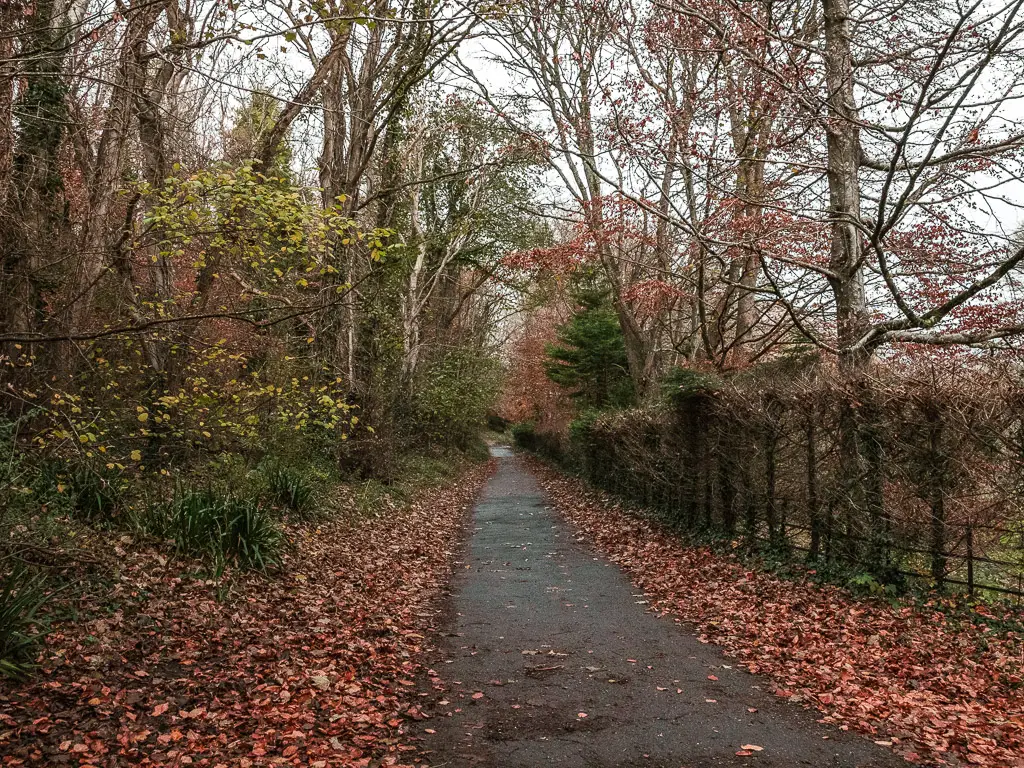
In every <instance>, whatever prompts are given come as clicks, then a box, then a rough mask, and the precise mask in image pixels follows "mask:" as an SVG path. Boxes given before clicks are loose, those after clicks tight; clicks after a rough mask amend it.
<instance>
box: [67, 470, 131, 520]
mask: <svg viewBox="0 0 1024 768" xmlns="http://www.w3.org/2000/svg"><path fill="white" fill-rule="evenodd" d="M68 482H69V485H70V490H71V498H72V506H73V510H74V513H75V515H76V516H77V517H80V518H81V519H83V520H85V521H87V522H90V523H95V522H100V521H104V520H109V519H110V518H112V517H114V515H115V514H116V512H117V508H118V503H119V501H120V491H119V488H118V487H117V484H116V483H117V481H116V480H114V479H113V478H109V477H105V476H104V475H101V474H100V473H99V472H96V471H95V470H93V469H90V468H89V467H84V466H77V467H74V468H72V469H71V471H70V473H69V475H68Z"/></svg>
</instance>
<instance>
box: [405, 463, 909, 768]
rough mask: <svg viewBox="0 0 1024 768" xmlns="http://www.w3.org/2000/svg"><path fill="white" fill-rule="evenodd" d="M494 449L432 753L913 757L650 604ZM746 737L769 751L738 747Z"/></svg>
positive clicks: (493, 761) (693, 766) (829, 759)
mask: <svg viewBox="0 0 1024 768" xmlns="http://www.w3.org/2000/svg"><path fill="white" fill-rule="evenodd" d="M494 452H495V453H496V454H497V455H498V456H499V459H498V461H499V466H498V471H497V474H496V475H495V476H494V477H493V478H492V479H491V481H490V483H489V485H488V486H487V489H486V491H485V492H484V494H483V496H482V498H481V499H480V501H479V503H478V504H477V507H476V509H475V511H474V520H473V523H474V526H473V535H472V539H471V541H470V545H469V551H468V553H467V558H466V560H465V561H464V562H463V563H461V564H460V569H461V570H460V573H459V574H458V575H457V577H456V579H455V584H454V586H453V590H454V593H453V597H452V600H453V606H452V608H453V618H452V624H453V626H451V627H450V633H449V635H448V636H447V638H446V640H445V647H444V648H442V653H443V658H442V659H440V660H439V661H438V669H437V672H438V673H439V674H440V675H441V678H442V679H443V680H444V681H445V683H446V684H447V685H448V691H447V694H446V696H445V698H443V699H441V701H440V702H439V703H438V704H437V705H436V707H435V711H434V714H435V717H433V718H431V719H430V720H427V721H425V722H423V723H422V727H423V729H424V731H423V738H424V743H425V747H426V749H429V750H432V752H431V754H430V759H431V764H432V765H433V766H437V767H438V768H439V767H440V766H494V767H495V768H541V767H543V766H579V767H580V768H584V767H587V768H589V767H590V766H595V767H602V768H603V767H604V766H609V767H611V766H616V767H623V768H624V767H625V766H651V767H652V768H653V767H655V766H659V767H660V766H665V768H703V767H704V766H740V765H743V766H746V765H751V766H755V765H756V766H779V767H780V768H781V767H782V766H787V767H789V766H815V767H816V768H826V767H827V766H835V767H839V766H842V768H869V767H870V768H890V766H891V767H893V768H895V767H896V766H905V765H907V764H906V763H904V762H903V761H902V760H900V759H899V758H897V757H896V756H895V755H894V754H893V753H891V752H889V751H888V750H887V749H885V748H883V747H880V746H876V745H875V744H873V743H872V742H870V741H868V740H866V739H864V738H862V737H859V736H856V735H851V734H849V733H844V732H842V731H840V730H838V729H834V728H829V727H826V726H823V725H820V724H818V723H816V722H815V716H814V714H813V713H812V712H807V711H804V710H802V709H800V708H798V707H796V706H794V705H791V704H786V703H785V702H783V701H782V700H780V699H778V698H777V697H775V696H773V695H772V694H771V693H770V692H769V691H768V686H767V684H766V682H765V681H764V680H763V679H762V678H758V677H755V676H753V675H750V674H747V673H746V672H743V671H742V670H740V669H738V668H737V667H736V666H735V665H733V664H732V663H731V662H729V661H728V660H725V659H723V658H722V657H721V656H720V655H719V654H718V653H717V652H716V650H715V649H714V648H713V647H709V646H706V645H703V644H701V643H700V642H698V641H697V640H696V639H695V638H694V637H693V636H692V635H690V634H687V633H686V631H685V630H684V629H683V628H681V627H679V626H677V625H676V624H675V623H674V622H672V621H670V620H668V619H658V618H657V617H656V616H654V615H653V614H652V613H649V612H647V610H646V607H645V604H644V601H643V597H642V596H641V595H637V594H635V593H634V590H633V589H632V588H631V586H630V584H629V582H628V581H627V580H626V578H625V577H624V576H623V575H622V574H621V573H620V572H619V571H618V570H617V569H615V568H614V567H613V566H611V565H610V564H609V563H608V562H606V561H605V560H604V559H603V558H600V557H596V556H595V554H594V553H593V552H591V551H590V550H589V549H588V548H587V545H586V543H585V542H583V541H578V540H576V539H575V537H574V534H573V532H572V530H571V529H570V528H568V527H567V526H566V525H565V524H564V523H563V522H562V521H561V520H559V519H558V518H557V517H556V515H555V514H554V513H553V512H552V511H551V509H550V508H548V507H547V506H545V505H546V500H545V498H544V496H543V494H542V492H541V490H540V489H539V488H538V486H537V484H536V482H535V481H534V479H533V477H532V476H531V475H530V473H529V471H528V470H527V469H526V468H525V467H524V465H523V463H522V462H521V461H520V460H519V459H517V458H516V457H514V456H512V455H511V454H510V453H509V452H508V451H506V450H503V449H495V451H494ZM427 729H429V730H427ZM431 731H433V732H431ZM745 745H755V746H758V747H762V750H761V751H755V750H748V751H749V752H751V753H752V754H751V755H750V756H737V755H736V752H738V751H740V750H741V748H742V747H743V746H745Z"/></svg>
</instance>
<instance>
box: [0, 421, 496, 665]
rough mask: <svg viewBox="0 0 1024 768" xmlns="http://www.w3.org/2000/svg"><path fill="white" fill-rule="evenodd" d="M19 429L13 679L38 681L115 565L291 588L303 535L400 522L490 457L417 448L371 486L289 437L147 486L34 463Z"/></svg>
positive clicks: (12, 439)
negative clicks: (152, 558)
mask: <svg viewBox="0 0 1024 768" xmlns="http://www.w3.org/2000/svg"><path fill="white" fill-rule="evenodd" d="M17 426H18V425H17V424H12V423H6V424H5V428H6V431H5V432H3V435H2V436H3V438H4V440H3V444H2V445H0V448H2V450H3V456H4V463H3V464H2V465H0V510H2V511H0V526H2V530H3V533H4V538H3V540H0V675H3V676H7V677H12V678H19V677H25V676H27V675H30V674H31V673H32V671H33V669H34V668H35V667H36V665H37V663H38V661H39V659H40V654H44V653H45V651H44V649H43V641H44V639H45V636H46V632H47V629H48V627H49V625H50V624H51V623H52V622H53V621H55V620H60V618H61V617H67V616H69V615H72V614H73V613H74V605H75V602H76V601H78V600H81V599H86V597H85V596H87V595H93V597H95V596H96V595H97V594H100V593H102V591H103V588H104V587H103V579H102V578H98V577H97V572H96V570H95V569H93V568H91V566H92V565H95V564H96V563H99V562H102V561H104V560H105V559H107V558H109V556H110V554H111V553H112V552H118V551H129V550H131V551H136V550H138V549H140V548H141V549H144V550H146V551H151V552H153V553H156V556H159V557H160V558H162V559H171V560H173V561H176V562H178V563H179V567H180V568H181V569H182V571H183V572H184V571H191V572H194V573H202V574H206V576H207V577H208V578H209V579H212V580H213V581H215V582H216V583H218V584H219V585H220V587H219V588H218V589H219V590H220V592H221V593H222V594H223V595H225V596H226V595H227V594H228V593H229V592H230V583H231V582H232V580H233V579H236V578H239V577H240V574H242V573H244V572H245V571H255V572H257V573H260V574H263V575H262V578H266V579H269V580H275V579H280V578H283V575H282V567H283V563H284V561H285V558H286V555H287V553H288V552H289V551H291V549H292V548H293V545H294V531H295V530H299V529H301V528H302V527H309V526H316V525H319V524H324V523H327V522H330V521H334V520H339V519H351V518H360V517H366V516H371V517H372V516H380V515H384V514H388V513H392V512H395V511H397V510H398V509H400V508H401V507H402V506H403V505H405V504H408V503H409V502H410V501H412V500H413V498H414V497H415V495H416V494H417V493H419V492H421V491H422V490H423V489H424V488H429V487H433V486H436V485H439V484H441V483H443V482H445V481H449V480H451V479H452V478H453V476H454V474H455V472H456V471H457V470H458V468H459V467H462V466H463V465H464V464H465V463H466V462H467V461H470V460H473V459H480V457H481V456H483V455H486V452H485V451H482V450H481V447H480V446H477V445H475V444H474V445H471V446H470V447H469V448H468V449H467V450H462V451H452V450H446V449H441V448H437V447H431V446H430V445H423V444H420V445H418V446H417V445H415V444H410V445H409V447H408V448H406V449H405V450H399V451H396V452H395V453H394V454H393V455H391V456H390V457H389V462H388V468H389V471H388V474H387V476H385V477H374V476H369V477H367V476H364V475H363V474H358V473H353V472H352V471H351V470H348V469H346V467H345V465H344V463H343V462H342V461H341V460H340V459H339V453H341V455H342V456H344V453H345V451H346V450H347V448H345V447H344V443H343V442H342V444H341V445H342V447H341V448H335V449H333V450H330V449H329V446H327V445H325V444H324V443H323V441H322V440H321V441H318V440H316V439H311V436H310V435H308V434H306V435H303V434H300V436H299V439H296V438H295V437H294V436H293V435H292V434H289V433H287V432H286V433H284V434H283V435H282V434H280V433H278V434H277V439H276V440H273V441H271V440H268V441H267V442H266V443H265V445H264V450H262V451H256V450H252V451H245V452H243V451H236V452H222V453H219V454H217V455H213V456H209V457H208V458H206V459H200V460H197V459H195V458H190V459H189V460H188V461H183V462H182V461H178V462H176V461H167V462H165V463H164V465H163V466H162V467H161V468H160V469H159V470H157V471H154V472H145V471H139V470H137V469H135V468H126V467H123V466H121V467H119V466H117V465H104V464H102V463H99V462H96V461H92V460H90V458H91V457H87V456H85V455H84V453H64V454H63V455H60V454H58V455H40V454H33V453H32V452H29V451H26V450H25V449H24V448H25V446H24V445H23V444H22V443H19V435H18V433H17V431H16V427H17ZM312 437H313V438H315V437H316V435H315V433H314V434H313V435H312ZM83 568H84V569H85V571H86V572H87V574H88V576H87V578H85V580H83V579H82V572H83V571H82V569H83ZM88 599H90V600H91V599H92V598H88ZM69 612H70V613H69Z"/></svg>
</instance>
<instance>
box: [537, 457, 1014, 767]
mask: <svg viewBox="0 0 1024 768" xmlns="http://www.w3.org/2000/svg"><path fill="white" fill-rule="evenodd" d="M534 468H535V470H536V471H537V473H538V474H539V475H540V477H541V478H542V484H543V486H544V487H545V489H546V490H547V492H548V493H549V494H550V495H551V496H552V498H553V499H554V500H555V502H556V504H557V506H558V508H559V510H560V511H561V513H562V514H563V515H564V516H565V517H567V518H568V519H569V520H570V521H571V522H572V523H573V524H574V525H575V526H577V527H578V528H579V529H580V530H581V531H582V532H583V533H584V534H585V535H586V536H587V537H588V538H589V539H590V540H592V541H593V543H594V544H595V545H596V547H597V548H598V549H599V550H600V551H601V552H602V553H604V554H605V555H607V556H608V557H609V558H610V559H612V560H613V561H614V562H615V563H617V564H618V565H619V566H620V567H622V568H623V569H624V570H625V571H626V572H627V574H628V575H629V577H630V578H631V579H632V580H633V582H634V583H635V584H636V585H637V586H638V587H640V588H641V589H643V590H644V592H645V593H646V594H647V595H648V596H649V597H650V598H651V605H652V607H653V608H654V609H655V610H657V611H659V612H662V613H663V614H665V615H669V616H673V617H675V618H676V621H680V622H686V623H688V624H692V625H693V626H694V627H695V628H696V630H697V631H698V632H699V638H700V640H701V641H702V642H707V643H714V644H715V645H718V646H721V647H722V649H723V650H724V651H725V653H726V654H728V655H729V656H731V657H734V658H736V659H739V660H740V662H741V663H742V664H743V665H744V666H745V667H746V668H747V669H748V670H750V671H751V672H754V673H757V674H762V675H766V676H768V677H769V678H770V679H771V680H772V682H773V684H774V690H775V693H776V694H777V695H779V696H783V697H786V698H788V699H790V700H791V701H794V702H798V703H800V704H802V705H804V706H807V707H813V708H816V709H818V710H820V711H821V712H822V713H823V720H824V721H825V722H831V723H836V724H837V725H838V726H839V727H840V728H843V729H848V728H852V729H854V730H857V731H860V732H863V733H866V734H870V735H871V737H872V738H873V739H874V740H876V741H879V742H883V743H884V742H890V743H891V745H892V747H893V749H895V750H896V751H897V752H899V753H900V754H901V755H903V756H904V757H905V758H907V759H908V760H910V761H914V762H917V761H922V762H926V761H932V762H939V763H940V764H951V765H956V764H960V761H964V762H966V763H968V764H972V765H983V766H993V768H1009V767H1010V766H1019V765H1024V687H1022V685H1021V683H1022V644H1021V638H1020V637H1019V635H1017V634H1016V633H1013V632H1000V633H996V632H994V631H990V630H989V629H988V626H987V623H986V622H985V621H983V618H985V615H986V614H989V615H988V618H995V617H994V616H992V615H991V614H990V613H989V612H990V611H991V610H993V609H991V608H988V607H986V606H984V605H978V606H976V607H975V608H974V611H975V613H976V614H978V616H977V619H976V620H974V621H970V620H957V619H955V618H952V617H951V616H950V615H948V614H947V613H944V612H942V611H940V610H939V606H938V604H936V603H932V604H931V605H929V604H927V603H926V604H925V605H924V606H920V607H918V606H911V605H902V604H897V605H891V604H888V603H885V602H881V601H862V600H857V599H854V598H852V597H851V596H850V595H849V594H848V593H846V592H844V591H843V590H841V589H838V588H836V587H829V586H821V585H816V584H811V583H799V582H795V581H788V580H783V579H780V578H778V577H776V576H773V575H771V574H768V573H761V572H757V571H751V570H750V569H749V568H748V567H747V566H745V565H744V564H743V563H741V562H740V561H739V559H738V558H736V557H730V556H726V555H721V554H717V553H715V552H713V551H712V550H710V549H708V548H706V547H688V546H686V545H685V544H684V543H683V542H682V541H680V540H679V539H678V538H677V537H675V536H673V535H672V534H671V533H669V532H668V531H666V530H664V529H662V528H660V527H659V526H658V525H657V524H655V523H653V522H650V521H647V520H644V519H641V518H639V517H637V516H635V515H633V514H630V513H629V512H627V511H624V510H622V509H621V508H620V507H619V505H617V504H616V503H614V502H613V501H611V500H610V499H608V498H607V497H605V496H603V495H600V494H596V493H593V492H591V491H589V490H588V489H587V488H586V487H585V486H584V485H583V484H581V483H580V482H579V481H577V480H573V479H569V478H566V477H564V476H562V475H561V474H559V473H558V472H555V471H553V470H551V469H549V468H547V467H544V466H543V465H541V464H540V463H539V462H535V463H534Z"/></svg>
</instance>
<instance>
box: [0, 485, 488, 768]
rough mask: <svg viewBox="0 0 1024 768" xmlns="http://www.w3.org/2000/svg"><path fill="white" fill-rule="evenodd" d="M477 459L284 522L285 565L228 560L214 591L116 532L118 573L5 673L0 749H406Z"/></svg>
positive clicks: (32, 757)
mask: <svg viewBox="0 0 1024 768" xmlns="http://www.w3.org/2000/svg"><path fill="white" fill-rule="evenodd" d="M487 473H488V469H487V468H486V467H478V468H476V469H474V470H472V471H470V472H469V473H468V474H467V475H465V476H464V477H463V478H462V479H461V481H459V482H458V483H456V484H454V485H451V486H448V487H446V488H444V489H439V490H435V491H431V492H429V493H427V494H425V495H424V496H423V497H422V498H420V499H419V500H418V501H417V502H415V503H413V504H411V505H410V506H409V507H407V508H405V509H400V510H397V511H396V510H388V513H387V515H385V516H382V517H379V518H376V519H364V520H361V521H358V522H340V521H339V522H331V523H324V524H322V525H320V526H319V527H317V526H306V527H296V528H292V529H291V530H290V531H289V534H290V537H292V538H293V539H294V544H295V546H294V547H293V549H292V552H291V553H290V554H289V555H288V556H287V558H286V563H285V567H284V568H283V570H282V572H281V573H280V574H277V575H275V576H274V577H270V578H267V577H258V576H250V577H242V576H237V577H236V580H235V581H234V582H233V584H232V591H231V593H230V594H229V595H228V596H227V597H226V598H224V596H223V595H222V598H223V599H222V600H220V601H218V599H217V584H216V583H215V582H213V581H210V580H207V579H206V578H205V577H202V576H199V575H189V564H188V563H183V562H182V561H180V560H179V561H170V562H168V561H167V560H165V559H164V558H163V557H161V556H160V555H159V553H158V552H156V551H154V550H151V549H147V550H141V551H130V550H131V547H130V546H128V545H126V544H125V543H124V542H121V546H122V550H121V555H120V557H121V561H122V562H121V566H120V570H119V573H118V574H117V575H116V577H115V578H114V579H113V580H112V582H110V583H108V584H106V585H105V586H104V587H103V590H102V591H98V590H94V591H92V592H88V591H87V592H86V593H85V596H84V597H83V598H82V599H81V601H80V602H79V604H77V605H75V606H71V608H72V609H73V610H74V611H77V612H78V617H77V620H74V621H64V622H61V623H59V624H57V625H55V626H54V628H53V631H52V632H51V634H50V636H49V638H48V640H47V647H46V649H45V653H44V661H43V667H42V669H41V670H40V671H39V673H38V674H37V675H36V676H35V677H34V678H33V679H32V680H31V681H29V682H28V683H23V684H19V685H12V684H9V683H4V684H2V685H4V686H5V687H3V688H0V765H28V766H32V765H40V766H96V768H99V766H115V765H137V766H154V765H168V766H170V765H173V766H180V765H196V766H224V767H226V766H228V765H230V766H243V767H244V766H264V765H295V766H299V765H301V766H315V767H316V768H327V767H328V766H348V767H350V768H352V767H358V766H370V765H374V766H378V765H380V766H383V765H387V766H401V765H403V764H404V763H405V761H406V759H410V760H411V759H412V758H411V757H408V756H409V753H411V751H412V748H411V747H408V746H406V745H404V744H403V738H402V733H403V731H404V727H405V724H406V723H408V721H409V720H410V719H412V720H417V719H422V717H423V715H422V714H421V713H420V709H419V706H418V705H417V700H418V694H417V693H416V688H415V686H414V679H415V676H416V675H417V674H419V672H420V664H419V658H420V654H421V652H422V651H423V650H424V649H425V646H426V645H427V644H428V643H429V642H430V640H429V637H430V631H431V629H432V621H433V617H434V615H435V606H434V604H433V602H432V601H434V600H435V599H436V598H437V596H438V595H439V592H440V590H441V589H442V587H443V585H444V583H445V581H446V578H447V576H448V573H449V557H450V555H451V553H452V551H453V550H454V549H455V548H456V547H457V546H458V541H459V537H460V533H461V526H462V522H463V521H464V520H465V516H466V514H467V512H468V510H469V507H470V505H471V503H472V500H473V498H474V496H475V494H476V492H477V491H478V489H479V488H480V486H481V484H482V483H483V482H484V480H485V478H486V475H487ZM126 550H128V551H126ZM192 573H198V572H197V571H195V570H193V571H192Z"/></svg>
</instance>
